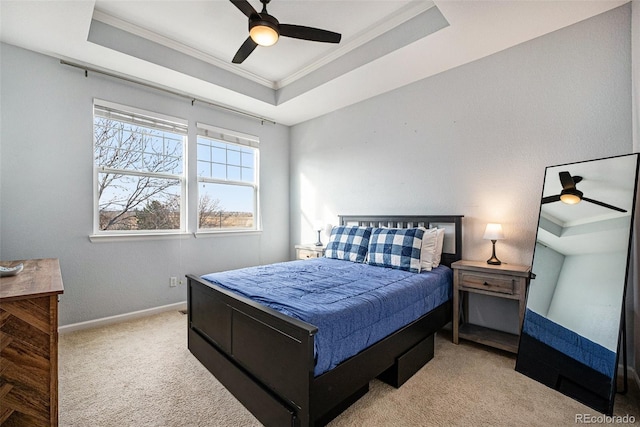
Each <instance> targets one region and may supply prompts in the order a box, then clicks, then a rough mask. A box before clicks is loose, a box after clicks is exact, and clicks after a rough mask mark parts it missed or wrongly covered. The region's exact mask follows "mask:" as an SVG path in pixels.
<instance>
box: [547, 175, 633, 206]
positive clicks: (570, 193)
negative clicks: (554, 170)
mask: <svg viewBox="0 0 640 427" xmlns="http://www.w3.org/2000/svg"><path fill="white" fill-rule="evenodd" d="M558 175H559V176H560V183H561V184H562V191H561V192H560V194H557V195H555V196H548V197H543V198H542V204H545V203H553V202H563V203H566V204H568V205H575V204H577V203H580V202H581V201H582V200H584V201H585V202H590V203H593V204H596V205H599V206H603V207H605V208H608V209H613V210H614V211H618V212H627V211H626V210H624V209H621V208H618V207H616V206H612V205H610V204H608V203H604V202H600V201H598V200H593V199H590V198H588V197H584V193H582V191H580V190H578V189H577V188H576V184H578V183H579V182H580V181H582V177H581V176H578V175H576V176H571V174H570V173H569V172H567V171H563V172H560V173H559V174H558Z"/></svg>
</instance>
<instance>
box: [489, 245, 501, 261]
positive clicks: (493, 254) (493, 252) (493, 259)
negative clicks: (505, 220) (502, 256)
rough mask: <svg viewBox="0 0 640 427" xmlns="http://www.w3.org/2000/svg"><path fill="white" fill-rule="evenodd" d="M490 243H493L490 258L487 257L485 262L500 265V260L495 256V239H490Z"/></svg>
mask: <svg viewBox="0 0 640 427" xmlns="http://www.w3.org/2000/svg"><path fill="white" fill-rule="evenodd" d="M491 243H492V245H493V250H492V252H491V258H489V259H488V260H487V264H491V265H500V264H502V261H500V260H499V259H498V258H497V257H496V241H495V240H491Z"/></svg>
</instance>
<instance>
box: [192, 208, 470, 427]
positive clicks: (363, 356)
mask: <svg viewBox="0 0 640 427" xmlns="http://www.w3.org/2000/svg"><path fill="white" fill-rule="evenodd" d="M339 219H340V225H342V226H359V227H372V228H374V229H378V230H379V229H382V228H390V229H396V228H402V229H412V228H415V227H419V226H420V227H425V228H435V227H437V228H440V229H444V230H445V231H444V245H443V252H442V260H441V264H442V265H445V266H447V267H448V266H450V265H451V263H452V262H454V261H457V260H459V259H461V252H462V233H461V228H462V216H458V215H455V216H451V215H447V216H340V217H339ZM337 262H338V263H347V264H349V261H337ZM332 263H333V264H332ZM286 264H289V263H286ZM290 264H291V265H287V266H283V265H280V263H278V264H277V265H274V266H270V267H252V268H249V269H242V270H241V272H242V273H243V274H244V276H245V278H247V279H248V281H249V282H251V281H252V280H253V281H254V282H255V281H256V280H258V279H257V278H260V280H261V282H260V283H267V282H270V284H269V285H268V286H267V285H265V286H266V287H265V288H264V289H262V290H260V291H258V290H255V289H253V288H251V287H244V288H243V287H242V286H243V285H242V284H241V282H242V280H240V279H239V278H238V276H237V275H236V274H235V273H234V274H233V275H231V276H229V275H227V274H226V273H220V274H213V275H211V276H210V275H204V276H195V275H188V276H187V279H188V299H187V304H188V316H189V322H188V347H189V350H190V351H191V352H192V353H193V354H194V355H195V356H196V358H198V360H199V361H200V362H201V363H202V364H203V365H204V366H205V367H207V369H208V370H209V371H210V372H211V373H213V375H214V376H215V377H216V378H217V379H218V380H219V381H220V382H221V383H222V384H223V385H224V386H225V387H226V388H227V389H228V390H229V391H230V392H231V393H232V394H233V395H234V396H235V397H236V398H237V399H238V400H239V401H240V402H241V403H242V404H243V405H244V406H245V407H246V408H247V409H248V410H249V411H250V412H252V413H253V414H254V415H255V416H256V418H257V419H258V420H259V421H260V422H262V423H263V424H265V425H267V426H288V425H291V426H318V425H325V424H326V423H328V422H329V421H331V420H332V419H333V418H335V417H336V416H337V415H338V414H340V413H341V412H342V411H344V410H345V409H346V408H347V407H349V406H350V405H351V404H352V403H353V402H355V401H356V400H357V399H359V398H360V397H361V396H362V395H364V394H365V393H366V392H367V391H368V388H369V381H370V380H372V379H374V378H379V379H380V380H382V381H385V382H386V383H388V384H391V385H392V386H394V387H399V386H401V385H402V384H403V383H404V382H405V381H407V380H408V379H409V378H410V377H411V376H412V375H413V374H414V373H415V372H417V371H418V370H419V369H420V368H421V367H422V366H423V365H424V364H425V363H426V362H428V361H429V360H430V359H431V358H432V357H433V351H434V334H435V333H436V332H437V331H438V330H439V329H441V328H442V327H443V326H444V325H446V324H447V323H449V322H450V321H451V313H452V307H451V300H450V299H446V298H445V299H444V300H437V302H436V303H435V304H436V306H435V307H433V308H430V309H429V311H428V312H426V313H424V314H423V313H420V314H418V317H417V318H416V319H415V320H412V321H410V322H409V323H408V324H405V325H403V326H400V327H399V329H397V330H394V331H392V332H390V333H388V334H386V333H385V336H383V337H378V336H375V334H374V333H369V332H364V333H361V331H360V326H357V327H356V326H354V327H353V329H356V331H355V332H357V333H354V335H349V333H352V332H353V331H351V332H349V333H348V334H347V335H346V339H344V338H345V336H342V338H343V341H347V342H349V341H351V340H352V337H354V336H356V335H360V336H364V337H365V338H366V340H365V342H367V344H366V346H365V347H364V348H363V349H357V350H353V349H350V350H349V351H351V352H353V351H355V354H351V353H349V352H347V353H345V354H346V355H345V354H342V355H341V356H340V357H341V358H338V359H335V358H334V357H333V356H329V357H328V358H327V357H324V356H323V355H324V354H325V353H324V352H325V351H326V350H325V347H326V345H327V344H326V343H328V342H334V341H339V340H337V339H335V336H336V335H329V337H328V338H327V337H326V336H324V335H323V334H325V332H326V331H328V328H329V326H331V325H330V323H331V322H326V321H322V320H321V318H319V317H318V319H319V320H318V321H317V322H316V323H318V324H319V325H321V326H319V325H315V324H313V323H311V322H309V321H305V320H303V319H304V317H303V316H301V315H300V314H299V312H298V308H297V307H296V306H293V305H290V304H285V306H284V307H282V304H281V305H279V306H276V305H274V303H273V302H272V301H270V300H267V299H266V297H269V296H271V295H272V294H275V293H278V292H279V290H280V282H286V281H287V279H286V277H287V276H286V275H285V276H281V277H280V278H278V279H267V278H264V279H263V277H266V276H263V274H266V272H265V269H266V268H272V269H276V270H278V269H280V268H281V267H287V268H294V269H296V270H295V271H294V272H293V273H291V272H289V273H288V274H289V275H292V276H300V277H306V276H304V275H314V277H319V279H318V280H319V282H314V285H313V286H314V287H316V286H318V284H320V285H322V284H323V283H325V282H324V281H327V280H328V282H327V283H333V282H334V281H335V280H337V279H335V278H333V279H330V280H329V279H324V278H323V277H324V276H322V275H321V276H318V275H319V274H320V273H318V271H327V269H338V266H337V264H336V262H335V260H314V261H313V262H312V261H293V262H291V263H290ZM351 264H355V263H351ZM356 267H357V268H364V267H363V266H362V264H361V265H359V266H356ZM447 267H438V269H434V270H433V273H435V272H436V271H446V270H448V268H447ZM369 268H370V269H378V270H380V271H383V270H390V269H386V268H382V267H373V266H369ZM402 273H404V274H398V273H397V272H395V271H391V272H389V274H392V276H393V277H394V280H396V279H395V278H396V277H400V278H401V279H402V280H405V278H407V277H408V276H411V274H409V273H406V272H404V271H403V272H402ZM285 274H287V273H285ZM357 274H359V273H358V272H357V271H356V272H349V273H347V270H344V272H342V271H341V272H339V273H338V274H336V276H337V277H344V276H348V275H352V276H353V275H357ZM385 274H386V273H385ZM443 274H444V273H443ZM420 275H422V273H420V274H414V275H413V276H420ZM449 277H451V276H450V275H449ZM398 280H400V279H398ZM407 280H412V279H411V278H408V279H407ZM449 280H450V279H449ZM235 282H237V283H235ZM367 285H368V284H367V283H359V284H357V286H356V285H354V286H351V285H349V286H346V287H348V288H350V289H351V288H353V287H358V286H362V287H366V286H367ZM385 286H386V285H385ZM404 286H405V285H404V282H403V285H402V287H403V288H404ZM230 287H233V290H231V289H230ZM236 287H237V289H236ZM258 287H259V288H261V287H262V285H260V286H258ZM448 287H449V289H450V287H451V283H448ZM434 292H436V291H434ZM438 292H440V291H438ZM436 293H437V292H436ZM448 295H450V290H449V293H448ZM314 298H315V297H314ZM323 298H326V297H323ZM330 298H333V297H330ZM358 298H360V296H358ZM258 301H260V302H258ZM367 304H369V305H371V304H372V303H371V302H368V303H367ZM412 310H413V309H411V310H408V309H407V310H404V309H403V310H402V311H403V312H404V311H412ZM413 311H415V310H413ZM285 313H286V314H285ZM400 317H402V316H400ZM310 319H315V317H310ZM354 322H356V321H355V320H353V319H351V320H349V321H347V322H346V323H344V325H353V324H355V323H354ZM335 323H336V324H337V325H340V323H339V322H335ZM342 329H345V327H343V328H342ZM376 333H378V334H380V333H381V332H380V331H377V332H376ZM323 337H324V338H323ZM346 347H348V346H346ZM343 359H344V360H343ZM327 360H328V361H327ZM319 365H320V366H321V368H318V366H319Z"/></svg>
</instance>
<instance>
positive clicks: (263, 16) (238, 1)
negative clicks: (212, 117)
mask: <svg viewBox="0 0 640 427" xmlns="http://www.w3.org/2000/svg"><path fill="white" fill-rule="evenodd" d="M230 1H231V3H233V4H234V5H235V6H236V7H237V8H238V9H240V11H241V12H242V13H244V14H245V15H246V16H247V18H249V37H247V39H246V40H245V41H244V43H243V44H242V46H240V49H238V52H236V55H235V56H234V57H233V60H232V62H233V63H234V64H241V63H242V62H243V61H244V60H245V59H247V57H248V56H249V55H251V52H253V51H254V50H255V48H256V47H258V45H260V46H272V45H274V44H275V43H276V42H277V41H278V38H279V37H280V36H284V37H292V38H295V39H302V40H310V41H315V42H323V43H340V39H341V38H342V35H340V34H338V33H334V32H333V31H327V30H321V29H318V28H312V27H303V26H301V25H291V24H281V23H279V22H278V20H277V19H276V18H275V17H274V16H271V15H269V13H268V12H267V4H268V3H269V2H270V1H271V0H260V2H261V3H262V11H261V12H260V13H258V12H256V10H255V9H254V8H253V6H251V4H249V2H248V1H247V0H230Z"/></svg>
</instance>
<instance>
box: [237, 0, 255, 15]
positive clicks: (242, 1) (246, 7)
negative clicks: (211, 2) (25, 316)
mask: <svg viewBox="0 0 640 427" xmlns="http://www.w3.org/2000/svg"><path fill="white" fill-rule="evenodd" d="M231 3H233V4H234V5H235V6H236V7H237V8H238V9H240V11H241V12H242V13H244V14H245V15H247V18H251V15H257V14H258V12H256V10H255V9H254V8H253V6H251V5H250V4H249V2H248V1H247V0H231Z"/></svg>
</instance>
